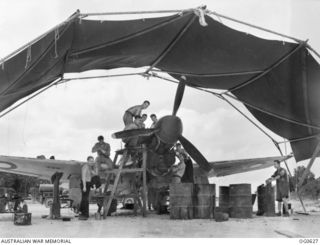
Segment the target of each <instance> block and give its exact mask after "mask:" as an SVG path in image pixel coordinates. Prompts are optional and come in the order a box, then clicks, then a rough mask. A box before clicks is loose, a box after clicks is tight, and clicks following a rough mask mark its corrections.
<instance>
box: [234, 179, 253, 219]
mask: <svg viewBox="0 0 320 245" xmlns="http://www.w3.org/2000/svg"><path fill="white" fill-rule="evenodd" d="M229 213H230V217H231V218H242V219H246V218H252V196H251V185H250V184H236V185H230V189H229Z"/></svg>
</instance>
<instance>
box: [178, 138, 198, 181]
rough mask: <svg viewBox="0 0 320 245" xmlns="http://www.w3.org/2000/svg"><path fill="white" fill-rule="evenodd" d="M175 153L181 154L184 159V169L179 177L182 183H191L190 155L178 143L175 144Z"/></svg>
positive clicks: (191, 167) (191, 166) (191, 165)
mask: <svg viewBox="0 0 320 245" xmlns="http://www.w3.org/2000/svg"><path fill="white" fill-rule="evenodd" d="M176 154H178V155H182V157H183V159H184V163H185V165H186V169H185V171H184V174H183V176H182V177H181V182H182V183H193V182H194V180H193V164H192V160H191V158H190V156H189V155H188V153H187V152H186V150H185V149H183V148H182V146H181V144H180V143H177V144H176Z"/></svg>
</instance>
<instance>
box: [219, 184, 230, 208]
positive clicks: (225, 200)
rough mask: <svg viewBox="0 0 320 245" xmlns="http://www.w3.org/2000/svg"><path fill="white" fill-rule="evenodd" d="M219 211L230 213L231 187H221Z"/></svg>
mask: <svg viewBox="0 0 320 245" xmlns="http://www.w3.org/2000/svg"><path fill="white" fill-rule="evenodd" d="M219 209H220V211H221V212H223V213H229V186H220V187H219Z"/></svg>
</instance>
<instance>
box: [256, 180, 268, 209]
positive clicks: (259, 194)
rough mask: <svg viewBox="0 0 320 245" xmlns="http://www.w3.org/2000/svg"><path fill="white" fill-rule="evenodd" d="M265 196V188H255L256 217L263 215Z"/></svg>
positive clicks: (262, 186)
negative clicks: (256, 200)
mask: <svg viewBox="0 0 320 245" xmlns="http://www.w3.org/2000/svg"><path fill="white" fill-rule="evenodd" d="M265 195H266V187H265V186H264V185H263V184H262V185H259V186H258V188H257V199H258V211H257V215H263V214H264V213H265V207H264V206H265Z"/></svg>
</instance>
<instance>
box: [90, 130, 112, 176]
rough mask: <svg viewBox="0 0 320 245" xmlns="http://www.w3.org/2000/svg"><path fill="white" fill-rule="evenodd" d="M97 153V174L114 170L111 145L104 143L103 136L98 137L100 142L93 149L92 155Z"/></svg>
mask: <svg viewBox="0 0 320 245" xmlns="http://www.w3.org/2000/svg"><path fill="white" fill-rule="evenodd" d="M95 152H97V154H98V156H97V157H96V163H97V174H99V173H100V171H101V170H102V171H103V170H110V169H112V168H113V162H112V160H111V159H110V145H109V144H108V143H106V142H104V138H103V136H102V135H100V136H99V137H98V142H97V143H96V144H95V145H94V146H93V147H92V153H95Z"/></svg>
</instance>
